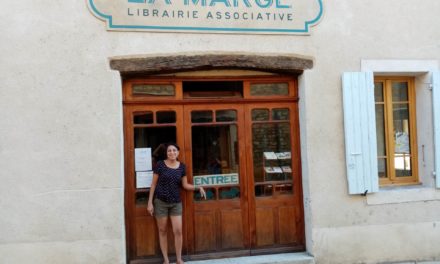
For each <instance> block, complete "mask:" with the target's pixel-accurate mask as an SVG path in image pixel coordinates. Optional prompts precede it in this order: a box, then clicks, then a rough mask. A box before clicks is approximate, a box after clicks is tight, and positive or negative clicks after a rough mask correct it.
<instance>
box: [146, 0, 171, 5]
mask: <svg viewBox="0 0 440 264" xmlns="http://www.w3.org/2000/svg"><path fill="white" fill-rule="evenodd" d="M154 1H156V0H148V3H149V4H154ZM165 4H167V5H171V0H165Z"/></svg>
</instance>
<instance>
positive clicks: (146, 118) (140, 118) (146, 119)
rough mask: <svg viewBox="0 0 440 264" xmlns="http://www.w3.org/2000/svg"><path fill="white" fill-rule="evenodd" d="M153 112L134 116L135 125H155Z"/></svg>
mask: <svg viewBox="0 0 440 264" xmlns="http://www.w3.org/2000/svg"><path fill="white" fill-rule="evenodd" d="M153 122H154V121H153V112H143V113H134V114H133V123H134V124H136V125H139V124H153Z"/></svg>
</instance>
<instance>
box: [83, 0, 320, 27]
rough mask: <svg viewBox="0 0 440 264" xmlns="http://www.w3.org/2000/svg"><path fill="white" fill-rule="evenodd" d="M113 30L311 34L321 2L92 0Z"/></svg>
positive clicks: (92, 6) (95, 11) (96, 11)
mask: <svg viewBox="0 0 440 264" xmlns="http://www.w3.org/2000/svg"><path fill="white" fill-rule="evenodd" d="M87 2H88V5H89V9H90V11H91V12H92V13H93V14H94V15H95V16H96V17H98V18H99V19H102V20H104V21H106V24H107V29H108V30H116V31H180V32H181V31H185V32H210V33H220V32H223V33H224V32H226V33H253V34H303V35H304V34H309V33H310V32H309V31H310V27H312V26H314V25H316V24H317V23H318V22H319V20H320V19H321V17H322V15H323V3H322V0H112V1H109V0H87Z"/></svg>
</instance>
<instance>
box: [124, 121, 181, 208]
mask: <svg viewBox="0 0 440 264" xmlns="http://www.w3.org/2000/svg"><path fill="white" fill-rule="evenodd" d="M166 142H176V127H174V126H170V127H142V128H134V146H135V148H151V152H152V166H153V167H154V166H155V164H156V162H157V161H158V160H159V159H163V158H159V157H158V156H159V154H160V153H158V151H155V150H156V149H158V147H159V145H160V144H162V143H166ZM133 152H134V151H133ZM161 156H163V155H161ZM133 157H135V154H134V153H133ZM165 157H166V156H165ZM133 167H134V166H133ZM133 177H134V181H133V182H134V184H135V188H137V190H138V192H136V193H135V194H134V195H135V201H136V205H137V206H145V207H146V206H147V202H148V191H147V192H145V189H144V188H145V185H142V187H139V186H138V185H137V184H138V182H137V180H136V177H137V173H136V172H133ZM139 184H142V183H141V182H139ZM140 190H142V191H140Z"/></svg>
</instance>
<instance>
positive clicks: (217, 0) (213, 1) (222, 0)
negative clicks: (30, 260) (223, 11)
mask: <svg viewBox="0 0 440 264" xmlns="http://www.w3.org/2000/svg"><path fill="white" fill-rule="evenodd" d="M168 1H169V0H168ZM216 3H222V4H224V5H225V6H226V7H230V6H231V3H229V0H211V3H210V4H209V6H215V4H216Z"/></svg>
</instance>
